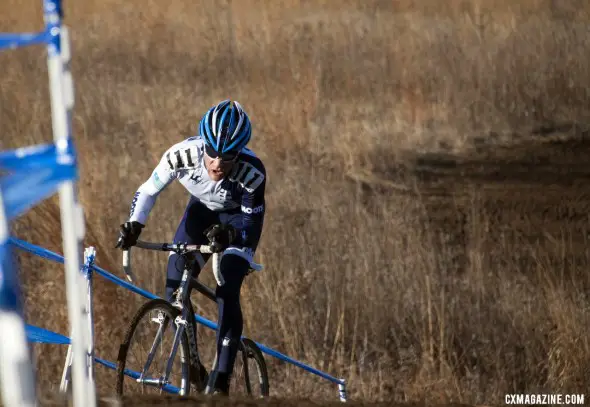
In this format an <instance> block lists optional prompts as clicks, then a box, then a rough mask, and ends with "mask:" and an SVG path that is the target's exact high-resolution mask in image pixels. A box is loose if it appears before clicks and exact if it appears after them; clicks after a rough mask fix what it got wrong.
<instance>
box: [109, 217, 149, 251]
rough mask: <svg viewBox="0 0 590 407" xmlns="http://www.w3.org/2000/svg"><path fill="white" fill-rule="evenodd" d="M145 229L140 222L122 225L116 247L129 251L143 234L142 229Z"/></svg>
mask: <svg viewBox="0 0 590 407" xmlns="http://www.w3.org/2000/svg"><path fill="white" fill-rule="evenodd" d="M143 228H144V225H142V224H141V223H139V222H136V221H133V222H125V223H123V224H122V225H121V229H120V235H119V240H118V241H117V245H116V246H115V247H120V248H121V249H122V250H127V249H129V248H130V247H131V246H134V245H135V244H136V243H137V238H139V235H140V234H141V229H143Z"/></svg>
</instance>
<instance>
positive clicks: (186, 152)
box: [129, 137, 266, 247]
mask: <svg viewBox="0 0 590 407" xmlns="http://www.w3.org/2000/svg"><path fill="white" fill-rule="evenodd" d="M204 147H205V143H204V142H203V140H202V139H201V138H200V137H191V138H189V139H186V140H184V141H182V142H180V143H177V144H175V145H173V146H172V147H170V148H169V149H168V150H167V151H166V152H165V153H164V155H163V156H162V159H161V160H160V162H159V164H158V165H157V166H156V168H155V169H154V171H153V172H152V175H151V176H150V178H149V179H148V180H147V181H146V182H145V183H143V184H142V185H141V186H140V187H139V189H138V190H137V192H136V193H135V195H134V197H133V202H132V204H131V212H130V215H129V221H137V222H139V223H141V224H143V225H145V224H146V221H147V218H148V215H149V213H150V211H151V209H152V208H153V206H154V204H155V202H156V198H157V196H158V194H159V193H160V192H161V191H162V190H164V188H166V187H167V186H168V185H170V183H172V181H173V180H175V179H177V180H178V181H180V183H181V184H182V185H183V186H184V187H185V188H186V189H187V191H188V192H189V193H190V194H191V195H192V196H193V197H194V199H196V200H198V201H199V202H201V203H202V204H203V205H205V206H206V207H207V208H209V209H210V210H212V211H216V212H226V211H232V212H233V211H235V212H241V214H242V228H241V230H239V236H241V240H242V245H243V246H250V247H252V246H253V247H255V246H256V245H257V243H258V239H259V238H260V233H261V231H262V220H263V217H264V191H265V185H266V171H265V168H264V165H263V164H262V161H261V160H260V159H259V158H258V157H257V156H256V155H255V154H254V152H252V151H251V150H249V149H247V148H244V149H243V150H242V151H241V152H240V154H239V156H238V159H237V161H236V163H235V164H234V167H233V170H232V172H231V173H230V174H229V175H228V176H226V177H225V178H224V179H222V180H220V181H213V180H212V179H211V178H210V177H209V174H208V173H207V169H206V168H205V161H204V155H205V153H204Z"/></svg>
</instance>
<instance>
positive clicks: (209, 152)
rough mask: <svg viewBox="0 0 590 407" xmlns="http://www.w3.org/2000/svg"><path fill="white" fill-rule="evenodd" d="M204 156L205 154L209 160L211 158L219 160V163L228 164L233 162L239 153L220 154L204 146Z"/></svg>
mask: <svg viewBox="0 0 590 407" xmlns="http://www.w3.org/2000/svg"><path fill="white" fill-rule="evenodd" d="M205 154H207V156H208V157H209V158H213V159H216V158H220V159H221V162H223V163H229V162H232V161H235V159H236V158H237V157H238V154H239V153H238V152H235V153H223V154H220V153H218V152H217V151H215V150H214V149H213V148H212V147H210V146H207V145H206V146H205Z"/></svg>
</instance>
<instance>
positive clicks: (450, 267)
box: [0, 0, 590, 405]
mask: <svg viewBox="0 0 590 407" xmlns="http://www.w3.org/2000/svg"><path fill="white" fill-rule="evenodd" d="M39 3H40V2H39V1H36V0H3V1H2V2H0V16H2V17H1V18H0V31H16V30H34V29H35V28H39V27H40V26H41V23H42V16H41V12H40V7H39ZM65 7H66V20H67V22H68V25H69V26H70V27H71V31H72V40H73V63H72V69H73V74H74V79H75V87H76V107H75V114H74V118H73V122H74V138H75V141H76V146H77V148H78V152H79V158H80V168H81V174H80V175H81V181H80V197H81V201H82V203H83V205H84V208H85V214H86V222H87V233H86V239H85V242H84V243H85V245H86V246H89V245H93V246H95V247H96V248H97V251H98V257H97V261H98V264H99V265H101V266H102V267H104V268H106V269H107V270H112V271H113V272H115V273H118V274H119V275H120V274H121V272H120V271H119V270H120V267H119V265H120V261H121V255H120V252H118V251H117V250H115V249H114V248H113V246H114V243H115V240H116V236H117V231H118V225H119V224H120V223H121V222H123V221H124V220H125V218H126V216H127V213H128V210H129V205H130V201H131V198H132V196H133V193H134V192H135V190H136V188H137V187H138V186H139V185H140V184H141V183H142V182H143V181H144V180H145V179H147V178H148V176H149V175H150V173H151V170H152V168H153V167H154V166H155V164H156V163H157V161H158V160H159V158H160V156H161V154H162V153H163V152H164V151H165V150H166V149H167V148H168V146H170V145H171V144H173V143H175V142H177V141H180V140H182V139H184V138H186V137H189V136H191V135H194V134H195V133H196V131H197V124H198V120H199V119H200V117H201V115H202V114H203V113H204V112H205V111H206V109H207V108H208V107H209V106H211V105H212V104H214V103H215V102H217V101H218V100H221V99H223V98H233V99H237V100H238V101H240V102H241V103H242V104H243V105H244V107H245V109H246V110H247V112H248V113H249V114H250V116H251V119H252V121H253V127H254V133H253V140H252V143H251V146H252V148H253V149H254V150H255V151H256V152H257V154H258V155H259V156H260V157H261V158H262V159H263V160H264V162H265V164H266V167H267V171H268V185H267V215H266V221H265V230H264V233H263V238H262V241H261V244H260V248H259V250H258V252H257V259H258V260H259V261H260V262H262V263H264V265H265V268H266V270H265V271H264V272H262V273H261V274H257V275H255V276H252V277H249V278H248V279H247V282H246V286H245V288H244V290H243V295H242V303H243V308H244V313H245V321H246V322H245V334H246V335H248V336H250V337H252V338H254V339H256V340H258V341H260V342H262V343H264V344H267V345H269V346H271V347H275V348H276V349H277V350H279V351H282V352H285V353H287V354H288V355H290V356H292V357H295V358H297V359H300V360H302V361H304V362H307V363H310V364H311V365H313V366H316V367H318V368H320V369H325V370H326V371H328V372H330V373H332V374H334V375H336V376H339V377H344V378H345V379H346V380H347V382H348V386H349V389H350V397H351V398H352V399H354V400H362V401H364V402H377V401H396V402H426V403H450V402H457V403H469V404H501V403H503V400H504V398H503V397H504V394H506V393H538V392H545V393H583V392H584V391H585V390H586V389H588V388H590V339H589V338H590V297H589V295H588V293H589V292H590V273H589V271H590V267H589V266H590V264H589V263H590V253H589V251H588V249H587V245H588V237H587V235H588V231H589V227H588V222H589V220H590V217H589V210H590V161H588V160H589V159H590V133H589V132H590V108H589V106H590V56H589V55H590V52H589V51H590V28H589V26H588V19H589V17H590V15H589V14H590V3H588V2H587V1H581V0H521V1H518V2H517V1H511V0H487V1H486V0H472V1H467V0H448V1H444V2H443V1H436V0H412V1H410V0H399V1H395V2H393V1H377V0H371V1H366V0H317V1H304V0H282V1H278V0H277V1H262V0H233V1H232V0H223V1H213V0H200V1H197V0H169V1H161V0H141V1H140V0H128V1H120V0H100V1H99V0H86V1H68V2H67V3H66V6H65ZM40 51H41V50H40V49H21V50H13V51H9V52H8V51H7V52H3V53H1V54H0V67H1V70H2V72H1V73H2V75H1V77H0V129H1V133H0V149H7V148H14V147H17V146H24V145H28V144H33V143H40V142H46V141H49V140H50V139H51V134H50V129H51V127H50V120H49V104H48V90H47V74H46V66H45V64H46V62H45V56H44V54H43V53H42V52H40ZM186 200H187V196H186V193H185V191H184V189H183V188H182V187H181V186H180V185H173V186H172V187H170V188H169V189H168V190H167V191H166V192H165V193H164V194H163V195H161V196H160V197H159V199H158V203H157V204H156V207H155V209H154V211H153V212H152V214H151V215H150V220H149V222H148V225H147V227H146V229H145V231H144V234H143V235H142V238H145V239H146V240H167V239H171V238H172V236H173V232H174V230H175V228H176V226H177V222H178V220H179V219H180V216H181V215H182V211H183V209H184V206H185V203H186ZM14 234H15V235H16V236H17V237H20V238H23V239H25V240H28V241H30V242H32V243H35V244H39V245H42V246H44V247H46V248H49V249H51V250H55V251H57V252H60V253H61V252H62V249H61V240H60V223H59V210H58V207H57V199H56V198H55V197H54V198H52V199H49V200H47V201H46V202H44V203H43V204H41V205H39V206H37V207H36V208H35V209H34V210H32V211H31V212H29V213H27V214H26V215H25V216H23V217H22V218H20V219H18V221H17V222H15V224H14ZM19 260H20V264H21V269H22V281H23V283H24V290H25V292H26V299H27V301H26V309H27V318H28V321H29V322H31V323H34V324H36V325H40V326H43V327H47V328H51V329H53V330H56V331H58V332H61V333H67V318H66V306H65V290H64V276H63V271H62V269H61V268H60V267H57V266H55V265H52V264H50V263H48V262H47V261H45V260H40V259H36V258H33V257H31V256H29V255H19ZM136 260H137V265H136V269H137V270H138V272H139V274H140V284H141V285H142V286H143V287H145V288H147V289H150V290H152V291H153V292H156V293H157V294H162V293H163V288H164V283H165V264H166V256H162V255H161V254H156V253H145V254H142V256H136ZM204 275H206V280H207V281H208V282H211V281H213V279H212V277H211V276H209V275H208V273H204ZM95 290H96V297H95V319H96V345H97V354H98V355H99V356H101V357H104V358H106V359H109V360H114V359H116V352H117V347H118V341H119V340H120V339H121V338H122V336H123V333H124V330H125V329H126V325H127V323H128V322H129V320H130V318H131V316H132V314H133V313H134V312H135V310H136V309H137V308H138V306H139V305H140V304H141V302H142V299H140V298H137V297H134V296H133V295H132V294H130V293H128V292H126V291H125V290H123V289H121V288H116V287H115V286H113V285H111V284H110V283H108V282H105V281H104V280H100V279H97V282H96V284H95ZM195 299H196V301H199V300H198V297H196V298H195ZM200 304H201V311H202V312H203V313H204V315H205V316H207V317H208V318H210V319H215V317H216V314H215V312H214V309H213V308H211V307H210V306H209V305H207V304H204V303H202V302H201V303H200ZM35 355H36V356H35V361H36V364H37V368H38V379H39V386H40V387H41V389H42V391H43V392H46V393H48V394H49V393H51V392H53V391H55V390H56V388H57V385H58V382H59V374H60V371H61V367H62V361H63V357H64V356H65V349H63V348H58V347H56V346H48V345H41V346H35ZM268 361H269V369H270V372H271V379H272V382H271V392H272V395H273V396H281V397H286V398H290V397H297V398H301V397H305V398H307V397H309V398H312V399H315V400H334V399H335V398H336V389H335V387H334V386H332V385H328V384H326V383H324V382H322V381H318V380H317V379H316V378H315V377H313V376H309V375H307V374H305V373H303V372H301V371H300V370H299V369H297V368H294V367H291V366H288V365H285V364H284V363H279V362H277V361H275V360H273V359H272V358H268ZM97 375H98V379H99V385H100V391H101V393H102V394H104V395H108V394H110V392H111V391H112V386H113V383H114V381H113V375H112V373H110V372H109V371H107V370H105V369H103V368H101V367H97ZM587 396H590V395H587ZM145 405H148V404H145ZM150 405H151V404H150Z"/></svg>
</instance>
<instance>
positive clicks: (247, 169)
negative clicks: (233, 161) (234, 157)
mask: <svg viewBox="0 0 590 407" xmlns="http://www.w3.org/2000/svg"><path fill="white" fill-rule="evenodd" d="M229 179H230V181H233V182H237V183H238V184H239V185H241V186H242V187H243V188H244V189H245V190H246V191H248V192H250V193H252V192H254V190H255V189H256V188H258V187H259V186H260V184H262V181H264V174H263V173H262V172H260V171H259V170H258V169H256V168H255V167H254V166H253V165H252V164H250V163H247V162H240V163H238V165H236V167H235V169H234V170H233V171H232V173H231V175H230V176H229Z"/></svg>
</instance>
